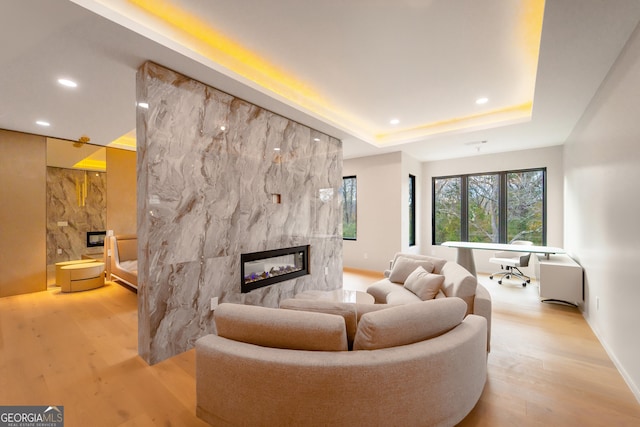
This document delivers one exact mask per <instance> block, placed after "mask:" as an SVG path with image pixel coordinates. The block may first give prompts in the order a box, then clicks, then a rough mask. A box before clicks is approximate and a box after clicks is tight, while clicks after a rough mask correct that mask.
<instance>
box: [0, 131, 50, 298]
mask: <svg viewBox="0 0 640 427" xmlns="http://www.w3.org/2000/svg"><path fill="white" fill-rule="evenodd" d="M46 169H47V168H46V138H44V137H42V136H36V135H28V134H24V133H18V132H12V131H6V130H0V265H1V266H2V274H0V297H5V296H9V295H18V294H25V293H29V292H38V291H44V290H46V288H47V272H46V265H47V258H46V203H45V201H46V184H45V183H46Z"/></svg>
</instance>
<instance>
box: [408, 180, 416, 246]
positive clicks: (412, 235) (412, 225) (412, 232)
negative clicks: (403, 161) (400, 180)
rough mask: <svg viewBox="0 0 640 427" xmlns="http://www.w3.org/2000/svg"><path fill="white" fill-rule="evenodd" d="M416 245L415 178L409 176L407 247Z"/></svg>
mask: <svg viewBox="0 0 640 427" xmlns="http://www.w3.org/2000/svg"><path fill="white" fill-rule="evenodd" d="M415 245H416V177H415V176H413V175H409V246H415Z"/></svg>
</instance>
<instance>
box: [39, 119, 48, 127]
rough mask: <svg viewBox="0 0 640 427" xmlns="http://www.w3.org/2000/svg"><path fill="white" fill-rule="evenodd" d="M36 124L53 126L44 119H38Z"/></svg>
mask: <svg viewBox="0 0 640 427" xmlns="http://www.w3.org/2000/svg"><path fill="white" fill-rule="evenodd" d="M36 124H37V125H40V126H51V123H49V122H45V121H44V120H38V121H37V122H36Z"/></svg>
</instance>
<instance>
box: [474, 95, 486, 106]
mask: <svg viewBox="0 0 640 427" xmlns="http://www.w3.org/2000/svg"><path fill="white" fill-rule="evenodd" d="M487 102H489V98H485V97H482V98H478V99H476V104H478V105H483V104H486V103H487Z"/></svg>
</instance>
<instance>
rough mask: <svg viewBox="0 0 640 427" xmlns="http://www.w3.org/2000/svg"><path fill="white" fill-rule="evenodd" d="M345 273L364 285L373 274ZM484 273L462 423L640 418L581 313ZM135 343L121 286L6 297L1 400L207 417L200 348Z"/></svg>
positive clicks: (108, 416)
mask: <svg viewBox="0 0 640 427" xmlns="http://www.w3.org/2000/svg"><path fill="white" fill-rule="evenodd" d="M344 278H345V280H344V287H345V288H346V289H356V290H358V289H364V288H366V286H368V285H369V284H370V283H371V282H372V281H373V280H375V279H376V278H377V276H376V275H372V274H371V273H365V272H352V271H349V272H345V275H344ZM480 280H481V281H482V282H483V283H485V284H486V285H487V287H488V288H489V290H490V292H491V294H492V297H493V329H492V332H493V338H492V351H491V353H490V355H489V359H488V365H489V378H488V381H487V385H486V387H485V390H484V393H483V395H482V397H481V399H480V402H479V403H478V405H477V406H476V408H475V409H474V410H473V411H472V412H471V414H470V415H469V416H468V417H467V418H466V419H465V420H464V421H463V422H462V423H461V425H462V426H513V425H518V426H537V425H541V426H542V425H545V426H546V425H556V426H574V425H580V426H612V425H616V426H638V425H640V404H638V402H637V401H636V399H635V398H634V396H633V395H632V393H631V392H630V391H629V389H628V387H627V385H626V384H625V383H624V381H623V380H622V378H621V376H620V375H619V374H618V372H617V371H616V369H615V368H614V367H613V365H612V363H611V361H610V360H609V358H608V357H607V355H606V353H605V351H604V349H603V348H602V346H601V345H600V344H599V342H598V341H597V339H596V338H595V336H594V335H593V333H592V332H591V330H590V329H589V327H588V326H587V324H586V322H585V321H584V319H583V318H582V316H581V315H580V314H579V313H578V311H577V310H576V309H573V308H569V307H564V306H560V305H550V304H541V303H539V302H538V300H537V297H536V291H537V289H536V287H535V286H528V287H527V288H524V289H523V288H521V287H519V286H516V285H503V286H499V285H497V284H495V283H491V282H490V281H489V280H488V279H487V278H486V277H481V278H480ZM136 346H137V311H136V295H135V294H134V293H132V292H130V291H128V290H127V289H125V288H123V287H121V286H119V285H117V284H113V283H108V284H107V286H105V287H104V288H100V289H96V290H92V291H88V292H81V293H75V294H61V293H60V291H59V288H55V287H51V288H49V290H48V291H46V292H39V293H35V294H30V295H21V296H15V297H8V298H0V405H63V406H64V409H65V419H66V424H65V425H66V426H67V427H74V426H87V425H91V426H157V425H164V426H202V425H205V424H204V423H203V422H202V421H200V420H199V419H198V418H196V416H195V380H194V378H195V366H194V360H195V358H194V356H195V354H194V351H193V350H191V351H188V352H186V353H183V354H181V355H178V356H176V357H173V358H171V359H169V360H166V361H164V362H161V363H159V364H157V365H154V366H148V365H147V364H146V363H145V362H144V361H142V359H140V357H138V356H137V350H136ZM427 402H428V396H425V405H428V403H427ZM346 404H348V403H346Z"/></svg>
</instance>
